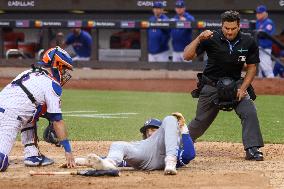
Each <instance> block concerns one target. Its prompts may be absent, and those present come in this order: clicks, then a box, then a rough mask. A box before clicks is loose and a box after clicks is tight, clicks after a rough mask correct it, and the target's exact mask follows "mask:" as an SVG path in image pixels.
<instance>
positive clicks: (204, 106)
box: [188, 85, 219, 140]
mask: <svg viewBox="0 0 284 189" xmlns="http://www.w3.org/2000/svg"><path fill="white" fill-rule="evenodd" d="M216 98H217V89H216V88H215V87H212V86H210V85H205V86H204V87H203V88H202V90H201V92H200V96H199V100H198V104H197V109H196V117H195V118H194V119H193V120H192V121H191V122H190V123H189V126H188V129H189V134H190V136H191V137H192V139H193V140H196V139H197V138H198V137H200V136H201V135H202V134H203V133H204V132H205V131H206V130H207V129H208V127H209V126H210V125H211V123H212V122H213V121H214V119H215V118H216V116H217V114H218V112H219V110H218V108H217V106H215V105H214V104H213V101H214V99H216Z"/></svg>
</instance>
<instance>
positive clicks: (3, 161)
mask: <svg viewBox="0 0 284 189" xmlns="http://www.w3.org/2000/svg"><path fill="white" fill-rule="evenodd" d="M8 166H9V162H8V156H7V155H6V154H2V153H1V152H0V172H4V171H6V169H7V168H8Z"/></svg>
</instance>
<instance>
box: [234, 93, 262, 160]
mask: <svg viewBox="0 0 284 189" xmlns="http://www.w3.org/2000/svg"><path fill="white" fill-rule="evenodd" d="M235 111H236V113H237V114H238V116H239V117H240V119H241V124H242V137H243V144H244V149H245V150H246V152H247V153H246V159H253V160H263V155H262V153H261V152H260V151H258V148H260V147H263V146H264V144H263V139H262V134H261V131H260V126H259V121H258V117H257V112H256V108H255V105H254V103H253V101H252V100H251V99H250V98H249V96H247V97H246V98H244V99H242V100H241V102H240V103H239V105H238V106H237V108H236V109H235Z"/></svg>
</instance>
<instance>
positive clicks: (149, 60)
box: [148, 54, 156, 62]
mask: <svg viewBox="0 0 284 189" xmlns="http://www.w3.org/2000/svg"><path fill="white" fill-rule="evenodd" d="M148 62H156V58H155V55H153V54H148Z"/></svg>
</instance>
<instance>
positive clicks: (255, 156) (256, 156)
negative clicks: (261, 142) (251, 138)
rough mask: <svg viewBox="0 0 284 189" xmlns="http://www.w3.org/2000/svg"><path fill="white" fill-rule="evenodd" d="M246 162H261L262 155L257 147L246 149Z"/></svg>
mask: <svg viewBox="0 0 284 189" xmlns="http://www.w3.org/2000/svg"><path fill="white" fill-rule="evenodd" d="M245 159H246V160H254V161H263V153H262V152H261V151H260V150H259V148H258V147H252V148H248V149H246V158H245Z"/></svg>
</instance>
